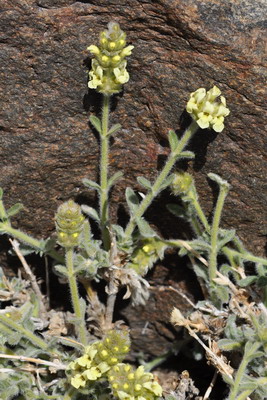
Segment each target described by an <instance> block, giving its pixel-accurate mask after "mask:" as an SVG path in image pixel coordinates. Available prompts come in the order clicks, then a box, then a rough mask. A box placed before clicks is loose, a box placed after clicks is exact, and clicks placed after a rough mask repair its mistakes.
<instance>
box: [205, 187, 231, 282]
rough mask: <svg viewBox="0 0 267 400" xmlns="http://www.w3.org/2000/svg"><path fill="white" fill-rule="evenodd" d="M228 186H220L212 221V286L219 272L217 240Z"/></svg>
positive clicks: (210, 260) (210, 264)
mask: <svg viewBox="0 0 267 400" xmlns="http://www.w3.org/2000/svg"><path fill="white" fill-rule="evenodd" d="M228 189H229V188H228V186H226V185H220V192H219V196H218V199H217V203H216V207H215V211H214V216H213V220H212V225H211V232H210V233H211V242H210V245H211V250H210V255H209V280H210V284H212V281H213V279H215V278H216V272H217V254H218V248H217V240H218V233H219V225H220V219H221V214H222V209H223V205H224V201H225V198H226V196H227V193H228Z"/></svg>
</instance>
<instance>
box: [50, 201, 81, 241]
mask: <svg viewBox="0 0 267 400" xmlns="http://www.w3.org/2000/svg"><path fill="white" fill-rule="evenodd" d="M84 220H85V218H84V216H83V214H82V211H81V207H80V206H79V205H78V204H76V203H75V202H74V201H73V200H69V201H67V202H65V203H63V204H62V205H61V206H59V208H58V210H57V213H56V217H55V222H56V229H57V241H58V243H59V244H60V245H61V246H63V247H75V246H77V245H78V244H79V237H80V234H81V232H82V229H83V224H84Z"/></svg>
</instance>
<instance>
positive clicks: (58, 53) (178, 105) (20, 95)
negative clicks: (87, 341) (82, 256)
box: [0, 0, 267, 353]
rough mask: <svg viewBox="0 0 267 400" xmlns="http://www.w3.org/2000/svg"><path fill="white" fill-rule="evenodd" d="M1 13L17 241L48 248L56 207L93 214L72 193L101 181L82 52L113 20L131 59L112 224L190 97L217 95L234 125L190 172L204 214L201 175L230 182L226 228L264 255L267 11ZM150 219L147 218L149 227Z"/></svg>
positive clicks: (109, 5) (46, 9)
mask: <svg viewBox="0 0 267 400" xmlns="http://www.w3.org/2000/svg"><path fill="white" fill-rule="evenodd" d="M0 8H1V30H2V32H1V39H0V46H1V47H0V54H1V67H0V68H1V75H0V76H1V83H0V87H1V109H0V126H1V135H0V143H1V156H0V157H1V163H0V186H2V187H3V188H4V191H5V201H6V203H7V204H8V205H11V204H13V203H15V202H17V201H21V202H22V203H23V204H24V205H25V207H26V210H25V211H24V212H23V213H21V214H20V215H19V217H17V220H16V223H17V224H18V225H19V226H20V227H21V228H22V229H23V230H25V231H27V232H28V233H32V234H34V235H37V236H38V237H42V236H44V237H45V236H47V235H49V234H51V233H52V232H53V230H54V224H53V219H52V218H53V214H54V212H55V210H56V208H57V206H58V205H59V204H60V202H61V201H64V200H66V199H68V198H76V199H78V200H79V199H82V198H83V197H85V198H86V199H87V202H89V203H90V204H94V202H95V194H94V193H93V192H91V193H88V192H87V191H86V190H85V188H84V187H83V185H82V184H81V179H82V178H84V177H89V178H91V179H96V177H97V174H98V146H97V141H96V139H95V136H94V135H93V134H92V131H91V129H90V127H89V125H88V116H89V113H90V110H94V108H93V107H92V106H91V104H92V101H93V100H94V99H96V96H95V95H94V94H91V93H90V94H88V91H87V70H86V65H88V61H89V58H88V52H87V51H86V47H87V46H88V45H90V44H93V43H94V44H97V41H98V34H99V32H100V31H101V30H103V29H105V27H106V24H107V23H108V22H109V21H110V20H115V21H117V22H119V23H120V24H121V26H122V29H123V30H125V31H126V32H127V34H128V41H129V42H130V43H132V44H133V45H134V46H135V49H134V51H133V55H132V56H131V58H130V60H129V71H130V75H131V80H130V82H129V83H128V84H127V85H125V90H124V93H123V96H121V97H118V101H116V103H117V104H116V110H115V112H113V114H112V122H114V123H115V122H120V123H121V124H122V126H123V129H122V131H121V133H120V134H118V135H117V136H116V138H115V141H114V144H113V146H112V153H111V171H116V170H118V169H123V170H124V179H123V180H122V182H121V183H120V185H118V187H117V190H113V193H112V197H113V200H114V204H115V206H114V208H113V215H115V214H116V212H117V207H118V204H120V203H123V199H124V190H125V187H126V186H127V185H133V186H134V187H135V188H138V186H137V184H136V177H137V176H138V175H140V174H141V175H144V176H147V177H148V178H149V177H150V178H152V177H154V176H155V175H156V174H157V168H158V156H159V155H161V157H163V156H164V155H166V154H168V147H167V141H166V137H167V133H168V130H169V129H170V128H173V129H176V130H178V131H179V127H180V116H181V114H182V112H183V110H184V107H185V105H186V101H187V99H188V96H189V94H190V92H192V91H194V90H196V89H197V88H198V87H206V88H207V89H209V88H210V87H212V86H213V85H214V84H216V85H217V86H219V88H220V89H221V90H222V92H223V94H224V95H225V97H226V99H227V104H228V106H229V108H230V110H231V114H230V116H229V117H228V118H227V121H226V129H225V130H224V131H223V132H222V133H220V134H218V135H215V133H214V132H210V131H200V132H199V133H198V136H197V137H196V138H195V140H194V141H193V143H192V145H191V147H192V149H193V150H194V151H195V152H196V160H195V161H194V162H192V163H191V164H190V165H189V170H191V171H192V172H193V173H194V175H195V178H196V183H197V187H198V189H199V193H200V198H201V201H202V204H203V207H204V209H205V210H206V211H207V212H208V213H211V211H212V205H213V202H214V198H213V192H212V190H211V188H210V187H209V185H208V183H207V179H206V175H207V173H208V172H214V173H217V174H219V175H221V176H222V178H224V179H227V180H228V181H229V182H230V184H231V185H232V190H231V192H230V194H229V196H228V198H227V201H226V208H225V211H224V216H223V221H222V223H223V226H224V227H226V228H231V227H232V228H236V229H237V232H238V234H239V236H240V237H241V238H242V240H243V241H244V242H245V244H246V246H247V247H248V248H249V249H250V250H252V251H253V252H254V253H255V254H257V255H263V254H264V244H265V237H264V234H266V231H264V226H263V223H264V221H263V219H264V216H266V183H265V182H266V132H265V126H266V88H265V84H266V58H264V57H266V50H265V48H264V46H265V44H266V21H265V20H264V18H265V17H266V15H267V3H266V1H265V0H202V1H200V0H156V1H152V0H147V1H145V0H127V1H126V0H101V1H99V0H95V1H86V0H83V1H80V2H74V1H71V0H1V4H0ZM163 199H164V196H163V197H162V201H163ZM160 204H161V203H160V201H159V202H158V205H159V206H160ZM157 213H158V209H156V208H154V209H153V210H152V211H151V218H152V220H155V219H157V218H158V214H157ZM160 215H163V219H162V224H161V225H162V227H163V230H164V229H165V232H166V233H167V234H168V235H170V236H171V235H173V236H177V237H178V236H179V234H178V233H177V231H176V230H177V223H176V222H175V223H173V218H172V217H170V216H169V215H167V213H166V215H165V208H164V207H162V209H161V210H160ZM155 274H157V273H156V272H155ZM166 274H167V272H166ZM164 279H165V278H164V277H162V280H164ZM179 279H180V280H182V278H181V277H180V278H179ZM170 297H171V296H170ZM153 301H154V300H153ZM176 301H181V300H178V299H176ZM150 304H151V303H150ZM172 305H174V304H172ZM153 307H156V308H157V307H159V308H161V306H159V305H158V303H155V304H154V305H153ZM168 311H169V310H168ZM163 313H167V311H166V307H165V309H164V307H163ZM155 315H156V314H155ZM166 315H168V314H166ZM164 318H165V317H164ZM145 319H146V316H144V318H143V320H145ZM164 323H165V322H164ZM162 326H163V325H162ZM148 328H149V327H148ZM140 329H141V327H140ZM142 329H143V327H142ZM136 336H138V335H136ZM166 336H168V335H167V334H166ZM153 352H154V353H155V351H154V350H151V353H153Z"/></svg>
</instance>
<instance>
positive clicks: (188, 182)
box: [171, 172, 194, 196]
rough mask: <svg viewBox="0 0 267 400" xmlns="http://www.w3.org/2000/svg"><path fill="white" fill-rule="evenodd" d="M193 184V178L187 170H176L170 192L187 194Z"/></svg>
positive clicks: (178, 194) (177, 194)
mask: <svg viewBox="0 0 267 400" xmlns="http://www.w3.org/2000/svg"><path fill="white" fill-rule="evenodd" d="M193 185H194V179H193V177H192V175H190V174H189V173H188V172H177V173H175V174H174V178H173V181H172V185H171V188H172V192H173V194H174V195H176V196H180V195H188V194H189V193H190V190H191V188H192V187H193Z"/></svg>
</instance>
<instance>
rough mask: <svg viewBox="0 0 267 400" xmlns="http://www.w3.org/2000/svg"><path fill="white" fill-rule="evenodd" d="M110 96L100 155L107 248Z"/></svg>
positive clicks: (107, 244)
mask: <svg viewBox="0 0 267 400" xmlns="http://www.w3.org/2000/svg"><path fill="white" fill-rule="evenodd" d="M109 105H110V96H108V95H104V98H103V109H102V121H101V135H100V140H101V157H100V187H101V190H100V221H101V222H100V223H101V231H102V240H103V244H104V248H105V250H109V247H110V238H109V232H108V228H107V223H108V216H109V210H108V154H109V138H108V119H109Z"/></svg>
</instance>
